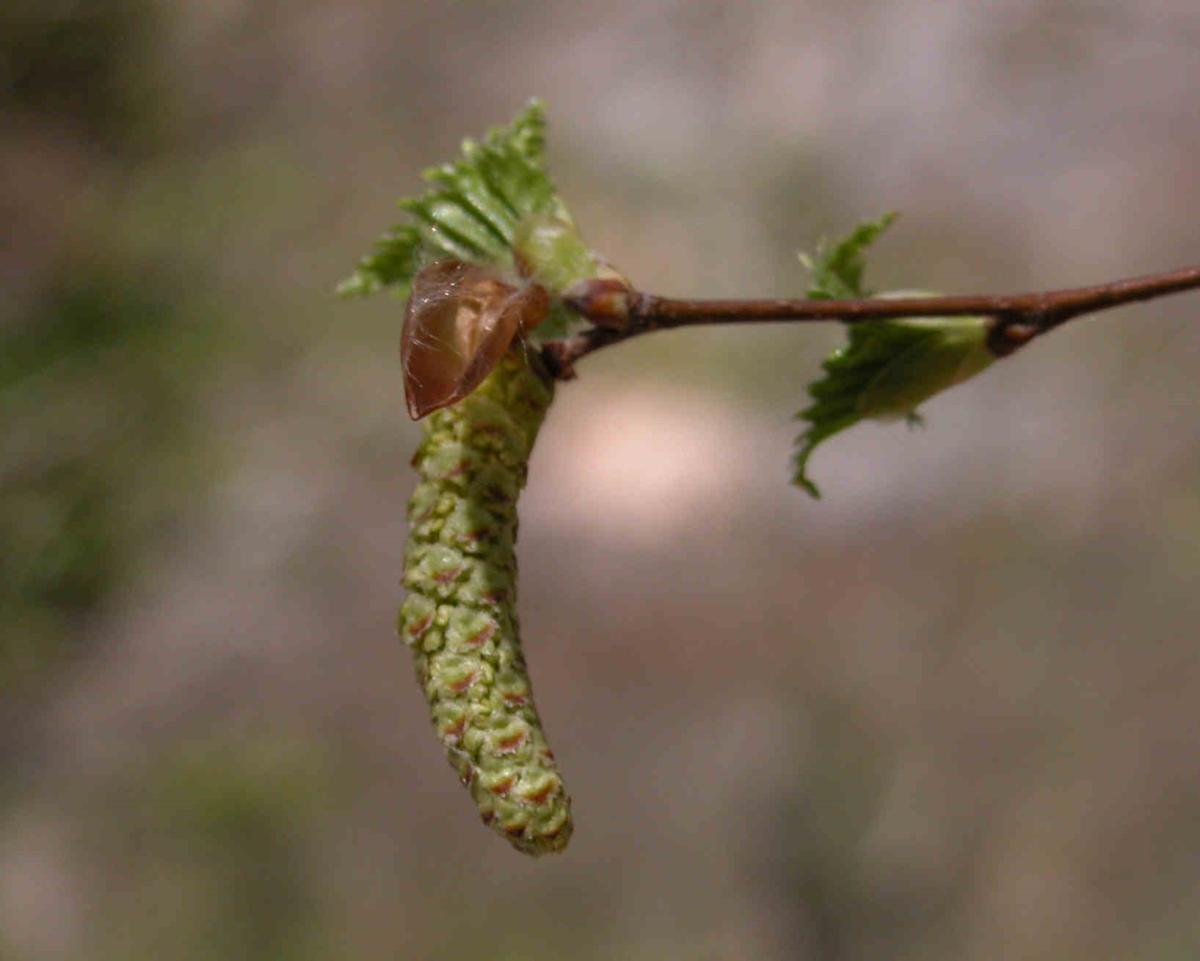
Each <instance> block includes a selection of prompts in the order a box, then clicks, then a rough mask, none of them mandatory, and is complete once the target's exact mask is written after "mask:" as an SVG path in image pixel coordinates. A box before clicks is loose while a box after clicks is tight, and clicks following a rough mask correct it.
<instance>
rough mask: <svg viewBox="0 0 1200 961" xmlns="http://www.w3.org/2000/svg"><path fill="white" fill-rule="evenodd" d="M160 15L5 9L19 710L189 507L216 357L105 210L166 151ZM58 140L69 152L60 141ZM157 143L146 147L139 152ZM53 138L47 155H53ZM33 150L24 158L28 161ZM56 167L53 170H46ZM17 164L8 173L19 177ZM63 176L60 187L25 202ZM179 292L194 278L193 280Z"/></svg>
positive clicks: (8, 601) (189, 310)
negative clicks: (148, 158) (148, 156)
mask: <svg viewBox="0 0 1200 961" xmlns="http://www.w3.org/2000/svg"><path fill="white" fill-rule="evenodd" d="M159 33H160V30H159V17H158V7H157V5H155V4H153V3H150V2H147V0H102V2H67V0H51V2H47V3H38V4H28V3H18V4H10V5H6V6H4V7H3V9H0V110H3V111H4V113H5V114H6V115H7V116H8V117H9V118H10V119H14V120H16V121H17V124H18V126H17V127H16V128H15V129H16V130H17V131H19V132H18V133H17V134H16V135H15V136H14V138H13V143H14V144H17V145H18V146H17V148H16V149H15V150H14V152H13V155H14V157H16V158H17V161H16V163H17V164H18V166H17V167H16V180H15V181H14V183H12V184H10V185H7V187H8V190H9V191H11V193H10V194H9V195H8V196H7V197H6V198H5V199H6V200H7V201H8V203H9V204H11V205H13V206H14V208H15V209H16V210H18V211H20V215H19V217H23V218H24V219H25V221H26V222H37V223H38V224H39V229H41V230H43V231H44V232H45V235H46V237H48V238H49V241H48V243H47V244H46V245H44V246H40V247H39V246H38V245H37V244H28V245H18V246H16V247H14V248H13V251H12V255H13V256H12V263H3V264H0V265H3V266H8V267H11V266H13V265H15V266H16V269H17V270H19V271H20V273H19V278H20V282H19V284H18V289H17V290H16V291H15V295H14V296H10V297H8V298H6V300H5V302H4V303H3V305H0V409H2V410H3V412H4V421H5V431H4V435H3V439H2V440H0V543H2V544H3V545H4V550H3V552H2V553H0V622H2V623H3V624H4V637H3V642H2V643H0V689H4V690H8V691H11V690H13V689H14V688H15V687H17V686H20V689H21V690H23V691H25V692H26V693H28V692H29V690H31V688H29V687H28V685H29V683H30V682H31V681H32V680H34V678H35V676H36V675H37V673H38V672H39V671H40V670H41V669H43V668H45V667H47V666H49V665H52V664H55V663H60V662H61V659H62V657H63V656H64V655H66V654H69V653H71V652H74V651H76V650H77V648H78V646H79V643H80V639H81V638H83V637H84V636H85V632H84V631H83V630H82V628H83V626H84V624H85V623H86V620H87V618H88V617H89V616H90V615H92V614H93V613H95V612H96V611H97V610H99V609H100V608H101V607H102V605H103V604H104V603H105V601H106V600H107V599H108V598H109V597H111V596H112V594H113V593H114V592H115V591H117V590H119V589H121V588H122V587H124V586H126V585H128V584H129V583H130V577H131V574H132V573H133V572H134V571H135V570H136V569H137V567H138V564H139V562H140V561H141V559H142V557H143V552H144V551H145V550H146V548H147V547H148V546H149V545H150V544H151V543H152V541H153V537H154V534H155V533H156V532H159V531H161V530H162V529H163V525H164V524H165V523H166V522H167V521H168V520H169V518H170V517H171V515H172V514H173V513H174V512H176V511H177V510H178V508H179V506H180V504H181V502H182V498H185V497H187V496H188V494H189V493H192V492H193V491H194V490H195V487H196V480H197V479H198V478H199V477H200V476H202V475H203V472H202V471H201V470H199V466H200V465H201V464H202V462H203V458H202V457H201V456H199V455H198V453H197V448H194V447H193V446H191V445H192V442H193V441H195V439H196V436H197V435H196V434H194V433H193V432H192V431H191V430H190V428H191V427H192V426H194V424H195V423H196V420H197V417H198V415H199V405H198V402H199V400H200V398H201V396H202V391H203V385H202V383H201V380H202V376H203V371H204V370H205V368H206V367H207V365H208V363H209V362H210V361H211V359H212V357H213V352H214V350H215V348H216V345H217V343H218V340H217V338H216V337H215V336H214V331H215V325H214V324H213V323H212V320H211V317H206V316H204V311H203V309H202V308H201V307H199V306H198V302H197V299H196V297H195V295H194V294H192V293H190V292H189V291H193V290H195V289H196V288H195V285H194V283H193V284H192V285H191V286H188V287H184V286H183V285H181V284H180V282H179V274H181V273H183V271H182V270H180V268H179V267H178V265H177V264H171V265H170V266H168V260H167V259H166V258H169V257H170V252H169V251H163V252H161V253H159V252H147V251H144V250H143V251H137V250H134V249H132V247H131V245H126V244H125V243H124V242H123V236H122V233H123V231H122V226H121V222H120V219H119V217H118V215H117V213H116V212H115V208H114V206H113V205H111V204H97V205H94V206H87V207H85V208H84V209H82V210H81V209H78V208H79V207H81V206H83V201H82V196H81V195H80V194H78V193H74V192H71V191H73V190H74V189H75V188H76V187H77V186H78V185H80V184H83V185H87V186H88V187H91V188H100V189H105V188H107V192H108V193H110V194H114V195H115V194H116V193H117V192H118V191H119V190H120V188H121V186H122V184H123V183H125V182H127V180H128V178H129V177H130V176H136V175H137V168H136V165H135V166H133V167H130V166H129V162H130V161H135V162H136V161H137V159H138V158H139V157H140V156H141V155H142V154H143V152H144V150H145V148H147V147H148V146H150V145H151V144H154V145H155V146H156V147H159V148H163V147H165V146H166V144H165V143H164V142H163V141H162V139H161V137H160V134H161V132H162V130H163V127H162V125H161V123H160V121H162V120H163V118H164V117H165V116H166V114H167V112H168V101H167V99H166V98H165V97H164V96H163V95H162V94H163V92H164V85H163V77H162V72H161V70H159V69H158V62H157V55H158V53H159V52H160V51H161V44H157V42H156V41H157V38H158V35H159ZM63 134H66V135H67V136H66V137H63V136H62V135H63ZM152 134H153V135H152ZM47 135H49V136H48V137H47ZM30 143H33V144H37V145H38V146H37V147H36V149H34V150H33V151H32V152H31V153H29V154H27V155H26V154H23V153H22V148H21V146H20V145H22V144H30ZM47 151H50V153H47ZM23 157H25V158H27V159H21V158H23ZM47 161H50V164H49V169H51V170H55V169H56V168H55V167H54V166H53V164H55V163H57V162H59V161H62V162H63V164H64V166H63V169H64V170H70V171H71V172H72V173H73V175H74V179H75V182H74V183H70V184H67V183H64V184H62V185H61V186H62V191H61V192H60V193H49V194H46V195H44V196H43V195H41V194H39V193H38V192H37V191H30V192H28V194H27V195H25V194H22V192H21V186H20V184H21V176H22V175H24V174H26V173H28V174H29V175H30V176H31V178H34V179H33V182H35V183H36V177H37V176H38V171H37V168H38V167H39V166H45V165H47ZM191 279H192V280H193V281H194V280H195V277H194V276H193V277H192V278H191Z"/></svg>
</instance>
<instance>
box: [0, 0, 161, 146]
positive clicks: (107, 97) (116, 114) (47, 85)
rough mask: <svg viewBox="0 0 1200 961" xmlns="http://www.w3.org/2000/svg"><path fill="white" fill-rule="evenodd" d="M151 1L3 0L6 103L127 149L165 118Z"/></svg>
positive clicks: (0, 40) (0, 78)
mask: <svg viewBox="0 0 1200 961" xmlns="http://www.w3.org/2000/svg"><path fill="white" fill-rule="evenodd" d="M158 26H159V23H158V7H157V5H156V4H154V3H151V2H149V0H39V2H36V3H23V2H17V3H10V4H5V5H3V6H0V109H3V110H4V112H5V113H9V114H11V113H14V112H15V113H20V114H26V115H28V116H30V117H38V118H42V119H44V118H47V117H54V118H57V119H58V121H60V122H63V123H66V124H67V125H69V126H70V127H72V128H74V129H75V130H76V131H78V132H79V133H81V134H83V135H84V136H85V137H87V138H88V139H90V140H92V141H94V142H95V143H96V144H98V145H101V146H103V147H104V148H106V149H109V150H114V151H117V152H123V151H126V150H128V149H129V148H130V147H131V146H133V145H134V144H135V143H137V142H140V141H143V140H145V139H146V138H148V137H149V136H150V135H151V134H152V132H153V131H154V129H155V128H156V127H157V126H158V125H160V124H161V123H162V121H163V119H164V116H163V109H164V106H165V104H164V103H163V102H162V101H161V99H160V98H159V97H158V96H157V86H156V83H155V80H156V79H157V72H156V71H155V69H154V56H155V54H156V52H157V50H156V46H155V39H156V37H157V35H158V33H159V30H158Z"/></svg>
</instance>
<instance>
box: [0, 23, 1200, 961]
mask: <svg viewBox="0 0 1200 961" xmlns="http://www.w3.org/2000/svg"><path fill="white" fill-rule="evenodd" d="M1198 79H1200V13H1197V11H1196V8H1195V5H1194V4H1193V3H1189V2H1187V0H1162V2H1147V3H1140V4H1126V3H1118V2H1115V0H1107V2H1106V0H1095V2H1082V0H1080V2H1063V0H1003V2H999V3H994V4H986V5H985V4H945V5H934V4H927V3H917V2H912V0H903V2H896V3H889V4H869V3H862V2H846V0H842V2H831V0H807V2H802V3H783V2H762V3H754V4H729V3H712V2H707V0H703V2H693V3H663V4H644V3H632V2H625V0H618V2H613V3H606V4H595V5H591V4H552V3H544V2H530V0H525V2H521V3H515V2H501V0H477V2H471V0H458V2H424V3H412V2H401V3H385V2H382V0H359V2H326V3H318V2H314V0H292V2H290V3H286V4H285V3H280V2H262V3H250V2H246V0H219V2H195V0H194V2H184V0H163V2H154V0H38V2H33V0H16V2H15V3H11V4H9V5H7V6H6V7H5V8H4V11H3V12H2V13H0V85H2V86H0V172H2V175H0V211H2V216H3V221H4V224H5V228H6V229H5V231H4V233H5V234H6V235H7V236H6V242H5V243H4V244H3V246H0V282H2V283H3V291H4V296H3V298H0V348H2V349H0V412H2V417H3V425H4V429H3V434H2V435H0V472H2V473H0V498H2V503H0V548H2V553H3V556H2V557H0V632H2V640H0V684H3V700H2V702H0V959H3V961H10V959H11V961H16V959H20V961H68V959H70V961H74V959H80V961H82V959H89V961H109V959H112V961H115V959H131V958H154V959H210V958H221V959H225V961H240V959H247V961H249V959H263V961H267V959H271V961H293V959H317V958H322V959H324V958H354V959H359V958H384V957H386V958H402V959H410V958H411V959H426V958H429V959H434V958H439V959H440V958H466V957H489V958H496V959H517V958H520V959H524V961H539V959H551V958H571V959H601V958H622V959H626V961H637V959H661V958H687V959H692V958H695V959H705V961H708V959H712V961H718V959H719V961H725V959H729V961H737V959H751V958H753V959H756V961H757V959H763V958H780V959H810V958H811V959H836V961H841V959H866V958H895V959H956V961H959V959H992V958H1021V959H1055V961H1073V959H1081V961H1082V959H1093V958H1097V957H1122V958H1124V957H1131V958H1132V957H1136V958H1145V959H1185V958H1195V957H1197V956H1198V955H1200V763H1198V748H1197V744H1198V743H1200V655H1198V654H1197V640H1198V637H1197V635H1198V634H1200V631H1198V630H1197V625H1198V624H1200V393H1198V392H1197V389H1196V384H1197V383H1200V326H1198V322H1197V321H1198V318H1197V310H1198V308H1200V303H1198V301H1197V299H1196V297H1195V296H1194V295H1190V296H1181V297H1178V298H1174V299H1170V300H1164V301H1159V302H1156V303H1153V304H1149V305H1144V306H1140V307H1135V308H1128V309H1125V310H1122V311H1118V312H1114V313H1112V314H1106V315H1105V316H1103V317H1102V318H1096V319H1094V320H1088V321H1082V322H1079V323H1075V324H1072V325H1070V326H1069V327H1068V328H1065V329H1063V330H1062V331H1061V332H1058V333H1055V334H1054V335H1053V336H1052V337H1049V338H1047V339H1046V340H1045V341H1039V342H1038V343H1037V344H1036V345H1035V346H1034V347H1032V348H1030V349H1029V350H1028V351H1026V352H1023V353H1021V354H1019V355H1017V356H1016V357H1014V358H1013V359H1011V360H1009V361H1007V362H1005V363H1004V364H1001V365H998V366H997V367H996V368H994V369H993V370H991V371H989V372H988V373H986V374H985V375H984V376H983V377H981V378H979V379H978V380H977V381H975V382H972V383H970V384H968V385H966V386H964V387H961V388H958V389H956V390H954V391H953V392H952V393H950V394H949V395H947V396H945V397H944V398H941V399H939V400H937V401H936V402H934V403H932V404H931V405H929V407H928V409H927V410H926V411H925V412H924V413H925V414H926V416H927V422H928V426H927V428H926V429H925V430H923V431H919V432H916V433H912V432H909V431H906V430H904V429H903V428H901V427H895V426H892V427H877V426H865V427H860V428H858V429H856V430H854V431H852V432H850V433H849V434H846V435H844V436H843V437H839V438H838V439H837V440H835V441H832V442H831V443H830V444H829V445H828V446H827V447H824V448H822V449H821V450H820V451H819V452H818V454H817V455H816V456H815V457H814V459H813V463H812V469H813V473H814V477H815V479H816V480H817V482H818V483H820V484H821V485H822V488H823V490H824V494H825V496H824V499H823V500H821V501H819V502H816V501H812V500H810V499H808V498H807V497H806V496H805V495H804V494H803V493H801V492H800V491H798V490H796V489H795V488H792V487H789V486H788V483H787V471H788V457H789V445H790V442H791V438H792V436H793V434H794V433H795V431H796V424H795V423H794V422H793V421H792V420H791V417H792V415H793V414H794V412H795V411H796V410H798V409H799V408H800V407H801V406H803V404H804V389H805V385H806V384H807V382H808V381H809V380H810V379H811V378H812V377H813V376H814V374H815V372H816V370H817V366H818V364H819V361H820V359H821V357H822V356H823V355H824V354H825V353H826V352H827V351H828V350H829V349H830V348H831V347H832V346H833V345H835V344H836V343H837V342H838V339H839V333H838V331H836V330H835V329H833V328H832V327H830V328H820V329H817V328H812V327H806V328H804V329H801V328H798V327H797V328H788V327H786V326H775V327H762V328H759V329H753V330H751V329H742V330H737V331H728V330H710V331H694V332H676V333H671V334H658V335H655V336H653V337H647V338H642V339H639V340H637V341H634V342H631V343H629V344H626V345H622V346H620V347H617V348H614V349H612V350H611V351H604V352H602V353H600V354H598V355H596V356H595V357H591V358H588V359H587V360H586V361H585V362H584V363H583V364H581V367H580V373H581V377H580V379H579V380H578V381H576V382H574V383H572V384H569V385H565V386H564V387H563V388H562V389H561V390H560V393H559V399H558V401H557V402H556V405H555V408H554V410H552V412H551V415H550V418H549V422H548V424H547V427H546V429H545V430H544V432H543V435H542V437H541V439H540V441H539V447H538V450H537V451H536V452H535V458H534V464H533V468H532V477H531V483H530V486H529V489H528V490H527V491H526V493H525V495H524V499H523V503H522V526H521V543H520V559H521V565H522V596H521V616H522V621H523V633H524V636H525V644H526V650H527V654H528V657H529V660H530V664H531V668H532V671H533V675H534V681H535V684H536V687H537V690H538V695H539V702H540V705H541V709H542V715H543V717H544V718H545V720H546V722H547V727H548V729H549V737H550V740H551V743H552V744H553V745H554V747H555V749H556V751H557V754H558V756H559V759H560V761H561V764H562V767H563V769H564V772H565V775H566V777H567V781H568V786H569V788H570V789H571V792H572V794H573V796H574V799H575V811H576V820H577V830H576V834H575V838H574V840H573V842H572V845H571V848H570V849H569V850H568V851H567V853H566V854H565V855H564V856H562V857H556V858H550V859H543V860H540V861H530V860H527V859H524V858H522V857H520V856H519V855H516V854H514V853H513V852H512V851H510V850H509V849H508V847H507V846H506V845H504V844H503V843H502V842H501V841H498V840H497V839H496V838H494V837H493V836H492V835H491V834H490V833H489V832H487V831H486V830H485V829H484V828H483V827H481V826H480V825H479V823H478V820H477V817H476V814H475V812H474V810H473V808H472V805H471V803H470V801H469V799H468V797H467V796H466V794H465V792H463V791H462V790H461V789H460V787H459V785H458V784H457V783H456V782H455V778H454V776H453V773H452V772H451V771H450V769H449V768H448V767H447V765H446V763H445V760H444V759H443V757H442V753H441V750H440V748H439V746H438V744H437V743H436V741H435V738H434V737H433V735H432V733H431V731H430V729H429V722H428V719H427V717H426V712H425V705H424V703H423V701H422V698H421V696H420V693H419V691H418V689H417V687H416V685H415V684H414V683H413V680H412V667H411V664H410V658H409V655H408V653H407V652H406V651H405V650H404V648H403V646H402V645H401V644H400V643H399V642H398V641H397V639H396V638H395V637H394V634H393V620H394V611H395V609H396V607H397V606H398V603H399V601H400V598H401V591H400V588H399V586H398V578H399V573H400V565H401V558H402V553H403V544H404V536H405V534H404V505H405V501H406V499H407V496H408V493H409V490H410V489H411V485H412V483H413V475H412V473H411V471H410V469H409V467H408V458H409V456H410V453H411V448H412V446H413V443H414V440H415V438H416V436H417V431H416V428H415V427H414V426H413V425H412V424H411V423H409V422H408V420H407V418H406V416H405V414H404V403H403V395H402V386H401V383H400V377H399V369H398V363H397V357H396V351H397V342H398V336H399V323H400V316H401V311H400V306H399V304H397V303H396V302H395V301H394V300H393V301H389V300H388V299H386V298H379V299H377V300H376V301H371V302H361V303H345V302H338V301H336V300H335V299H334V298H333V296H332V293H331V292H332V289H333V287H334V285H335V284H336V282H337V281H338V280H340V279H341V278H342V277H343V276H344V275H346V274H347V273H348V271H349V269H350V267H351V265H352V263H353V261H354V259H355V258H356V257H357V256H358V255H359V254H361V253H362V252H363V251H364V250H365V249H366V247H367V246H368V244H369V243H370V241H371V240H372V239H373V238H374V237H375V236H376V235H377V234H378V233H379V232H381V231H382V230H383V228H384V227H385V226H387V224H388V223H390V222H391V221H392V220H393V219H394V214H395V212H394V209H393V207H392V201H393V199H394V198H395V197H397V196H399V195H402V194H405V193H411V192H412V191H413V190H415V189H416V188H417V187H418V186H419V183H420V181H419V171H420V170H421V169H422V168H423V167H424V166H427V165H429V164H432V163H435V162H438V161H441V160H443V159H446V158H447V157H448V156H450V155H451V154H452V153H453V152H454V151H455V150H456V148H457V144H458V141H459V140H460V139H461V137H463V136H465V135H475V134H478V133H479V132H481V131H482V130H484V129H485V128H486V127H488V126H489V125H491V124H494V123H498V122H502V121H504V120H506V119H507V118H509V117H510V116H512V115H513V114H514V113H515V112H516V111H517V110H518V109H519V107H520V106H521V105H522V104H523V103H524V102H525V101H526V100H527V99H528V98H529V97H530V96H533V95H539V96H542V97H544V98H546V100H547V102H548V110H549V120H550V133H549V136H550V154H551V162H552V168H553V171H554V173H555V176H556V179H557V181H558V182H559V185H560V187H561V188H562V190H563V193H564V194H565V196H566V197H567V199H568V200H569V202H570V204H571V206H572V208H573V210H574V212H575V214H576V217H577V219H578V220H579V222H580V223H581V225H582V227H583V229H584V232H585V234H586V236H587V237H588V239H589V240H590V242H591V243H593V244H594V245H595V247H596V248H597V249H599V250H601V251H603V252H604V254H605V255H606V256H607V257H608V258H609V259H610V260H611V261H612V262H613V263H615V264H617V265H619V266H620V267H621V268H622V269H623V270H625V271H626V272H627V273H628V274H629V275H630V276H631V277H632V278H634V279H635V281H637V282H638V283H639V284H641V285H642V286H643V287H645V288H646V289H649V290H653V291H655V292H659V293H673V294H691V295H695V296H736V295H751V294H762V295H766V294H779V295H783V294H793V295H794V294H798V293H800V292H801V291H802V290H803V288H804V276H803V273H802V271H801V269H800V266H799V263H798V262H797V260H796V251H797V250H799V249H811V247H812V246H813V245H814V243H815V241H816V239H817V238H818V237H819V236H821V235H822V234H836V233H839V232H841V231H842V230H844V229H846V228H848V227H849V226H850V225H852V224H853V223H854V222H855V221H856V220H858V219H859V218H863V217H869V216H875V215H878V214H879V213H882V212H883V211H885V210H889V209H893V208H895V209H900V210H901V211H902V212H903V216H902V218H901V220H900V221H899V222H898V224H897V225H896V226H895V227H894V228H893V230H892V232H891V234H890V235H889V236H888V238H886V239H885V240H884V241H883V242H881V244H880V246H879V248H878V251H877V252H876V253H875V254H874V255H873V258H872V268H871V274H870V279H871V281H872V282H873V283H874V285H875V286H877V287H881V288H886V287H914V286H915V287H924V288H933V289H941V290H945V291H958V292H978V293H985V292H1000V291H1004V290H1017V289H1027V288H1036V287H1051V286H1053V287H1057V286H1069V285H1073V284H1084V283H1089V282H1095V281H1100V280H1104V279H1111V278H1115V277H1119V276H1124V275H1132V274H1137V273H1143V272H1149V271H1152V270H1156V269H1165V268H1170V267H1176V266H1182V265H1184V264H1186V263H1189V262H1195V261H1196V259H1197V251H1200V177H1197V175H1196V160H1197V157H1198V156H1200V102H1198V100H1197V96H1196V92H1197V80H1198Z"/></svg>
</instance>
